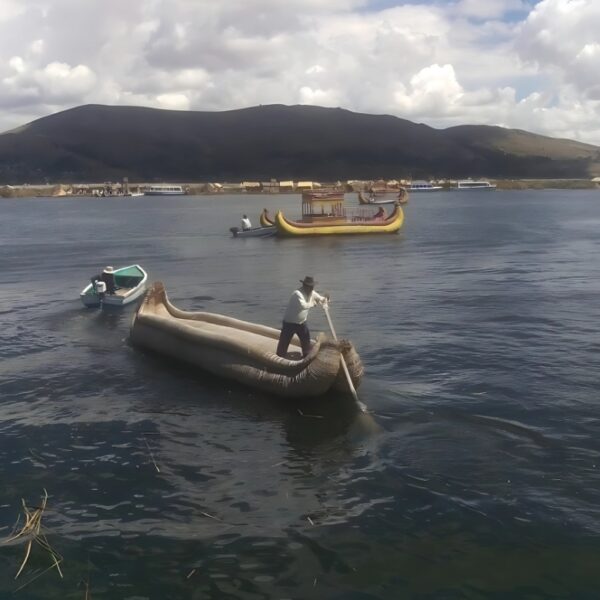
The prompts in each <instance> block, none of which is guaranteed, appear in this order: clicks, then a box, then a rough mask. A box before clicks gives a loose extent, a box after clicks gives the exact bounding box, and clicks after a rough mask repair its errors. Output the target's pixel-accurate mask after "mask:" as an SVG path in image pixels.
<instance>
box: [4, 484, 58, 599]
mask: <svg viewBox="0 0 600 600" xmlns="http://www.w3.org/2000/svg"><path fill="white" fill-rule="evenodd" d="M47 502H48V492H47V491H46V489H44V497H43V499H42V505H41V506H39V507H37V508H35V509H33V510H32V509H30V508H29V507H28V506H27V504H25V500H24V499H21V503H22V505H23V515H24V517H25V524H24V525H23V527H22V528H21V530H20V531H18V532H17V533H14V531H13V534H12V535H11V536H10V537H8V538H7V539H5V540H3V541H2V544H5V545H6V544H9V543H11V542H13V543H14V542H17V541H18V543H20V542H23V543H27V547H26V548H25V556H24V558H23V561H22V562H21V566H20V567H19V570H18V571H17V574H16V575H15V579H17V578H18V577H19V575H20V574H21V573H22V571H23V569H24V568H25V565H26V564H27V561H28V560H29V556H30V554H31V547H32V546H33V542H36V543H37V544H38V545H39V546H41V547H42V548H43V549H44V550H46V551H47V552H48V553H49V554H50V556H51V558H52V565H51V566H50V567H48V569H46V570H45V571H42V572H41V573H40V574H38V575H36V577H34V578H33V579H31V580H30V581H28V582H27V583H26V584H24V585H22V586H21V587H19V588H17V590H16V591H18V590H20V589H23V588H24V587H25V586H26V585H29V584H30V583H31V582H32V581H34V580H35V579H37V578H38V577H40V576H41V575H43V574H44V573H45V572H46V571H48V570H50V569H53V568H54V567H56V570H57V571H58V574H59V575H60V577H61V578H62V577H63V574H62V571H61V570H60V563H61V562H62V556H61V555H60V554H58V553H57V552H55V551H54V549H53V548H52V546H50V543H49V542H48V539H47V538H46V535H45V534H44V533H42V515H43V514H44V510H46V504H47ZM18 522H19V519H17V523H16V524H15V531H16V527H17V524H18Z"/></svg>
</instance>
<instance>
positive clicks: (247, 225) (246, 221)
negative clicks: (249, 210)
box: [242, 217, 252, 230]
mask: <svg viewBox="0 0 600 600" xmlns="http://www.w3.org/2000/svg"><path fill="white" fill-rule="evenodd" d="M242 229H244V230H246V229H252V223H250V219H249V218H248V217H246V218H245V219H242Z"/></svg>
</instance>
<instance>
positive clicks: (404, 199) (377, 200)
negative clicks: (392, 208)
mask: <svg viewBox="0 0 600 600" xmlns="http://www.w3.org/2000/svg"><path fill="white" fill-rule="evenodd" d="M358 203H359V204H364V205H366V204H396V203H397V204H407V203H408V192H407V191H406V190H405V189H404V188H401V189H400V190H399V191H397V192H394V193H392V194H390V193H386V194H381V195H378V194H369V195H368V196H367V195H365V193H364V192H358Z"/></svg>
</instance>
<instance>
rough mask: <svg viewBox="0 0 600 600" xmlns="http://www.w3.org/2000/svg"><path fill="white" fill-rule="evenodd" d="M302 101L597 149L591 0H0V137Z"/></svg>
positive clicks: (598, 93)
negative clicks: (65, 116) (36, 128)
mask: <svg viewBox="0 0 600 600" xmlns="http://www.w3.org/2000/svg"><path fill="white" fill-rule="evenodd" d="M88 103H100V104H112V105H115V104H119V105H138V106H153V107H159V108H170V109H191V110H228V109H234V108H242V107H247V106H254V105H257V104H273V103H282V104H315V105H320V106H340V107H343V108H348V109H350V110H353V111H358V112H366V113H375V114H382V113H387V114H392V115H396V116H398V117H403V118H407V119H410V120H412V121H417V122H422V123H426V124H428V125H431V126H433V127H447V126H450V125H456V124H463V123H483V124H491V125H502V126H505V127H516V128H520V129H526V130H528V131H534V132H536V133H543V134H547V135H551V136H556V137H567V138H572V139H577V140H580V141H586V142H590V143H594V144H598V145H600V0H410V1H409V0H406V1H403V0H397V1H394V0H0V131H4V130H6V129H10V128H12V127H15V126H18V125H21V124H23V123H26V122H28V121H30V120H32V119H35V118H38V117H41V116H44V115H47V114H51V113H53V112H57V111H59V110H63V109H66V108H70V107H73V106H78V105H80V104H88Z"/></svg>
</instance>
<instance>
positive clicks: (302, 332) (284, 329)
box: [277, 321, 310, 358]
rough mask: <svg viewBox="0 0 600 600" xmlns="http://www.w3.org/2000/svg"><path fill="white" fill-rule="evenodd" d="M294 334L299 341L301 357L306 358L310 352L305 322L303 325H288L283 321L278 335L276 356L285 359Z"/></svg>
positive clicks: (308, 335)
mask: <svg viewBox="0 0 600 600" xmlns="http://www.w3.org/2000/svg"><path fill="white" fill-rule="evenodd" d="M294 334H296V335H297V336H298V339H299V340H300V345H301V346H302V356H306V355H307V354H308V353H309V352H310V331H309V330H308V325H307V324H306V321H305V322H304V323H288V322H287V321H284V322H283V324H282V325H281V334H280V335H279V343H278V344H277V356H281V357H282V358H285V356H286V354H287V351H288V347H289V345H290V342H291V341H292V338H293V337H294Z"/></svg>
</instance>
